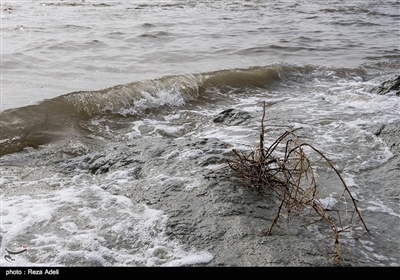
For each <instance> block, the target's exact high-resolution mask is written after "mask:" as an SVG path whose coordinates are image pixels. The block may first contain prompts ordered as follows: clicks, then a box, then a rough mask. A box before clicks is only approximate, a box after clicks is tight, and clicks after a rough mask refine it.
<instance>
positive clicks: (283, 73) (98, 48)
mask: <svg viewBox="0 0 400 280" xmlns="http://www.w3.org/2000/svg"><path fill="white" fill-rule="evenodd" d="M399 7H400V2H399V1H352V2H351V3H349V2H348V1H325V2H323V3H321V2H320V1H307V3H304V2H300V1H282V0H281V1H108V2H103V3H99V2H94V1H85V2H81V1H68V2H65V1H41V2H36V1H33V2H24V1H21V2H14V1H3V2H2V9H1V10H2V17H1V20H2V22H1V23H2V26H1V32H2V56H1V57H2V61H1V64H2V70H1V71H2V85H1V86H2V95H1V98H2V99H1V106H2V107H1V108H2V115H1V139H0V141H1V142H0V144H1V155H2V157H1V158H0V172H1V178H0V191H1V211H2V225H1V232H0V234H1V237H2V239H1V240H2V241H1V248H2V254H4V249H5V248H6V247H8V248H20V247H21V246H22V245H28V246H29V247H30V248H31V249H30V251H29V252H30V253H29V255H26V254H25V255H19V256H18V257H15V261H14V262H11V263H10V262H8V261H5V259H4V258H3V257H2V259H1V261H0V262H1V265H4V266H8V265H86V266H91V265H103V266H123V265H130V266H132V265H139V266H143V265H145V266H158V265H185V264H189V265H190V264H198V263H207V262H209V261H210V260H211V259H212V258H213V256H212V254H211V253H210V252H206V251H197V250H195V249H193V250H188V249H187V248H186V247H183V246H182V244H180V243H179V242H178V241H171V240H170V239H169V238H167V236H166V234H165V225H166V220H167V219H168V214H166V213H163V212H162V211H160V210H156V209H152V208H151V207H149V206H147V205H145V204H137V203H133V202H132V201H131V200H130V199H129V198H127V197H125V196H123V195H121V193H123V192H124V190H125V189H128V188H130V187H132V186H134V185H138V186H140V187H141V188H142V189H146V188H156V187H157V184H159V183H160V182H164V183H165V184H167V183H170V182H180V183H181V184H184V185H185V189H186V190H187V191H191V190H193V189H194V188H201V187H202V186H203V185H204V184H205V182H204V179H203V178H202V177H201V176H200V175H196V170H197V171H200V170H204V168H207V167H201V166H196V167H194V168H193V169H188V168H187V166H185V163H189V161H188V160H187V161H185V159H187V158H197V157H201V155H203V154H204V153H205V151H202V150H199V149H191V148H187V149H186V150H173V149H172V147H174V145H173V144H171V146H170V147H171V150H167V151H162V152H160V153H159V154H157V155H151V154H146V151H143V156H148V157H150V156H154V157H159V158H160V160H161V161H162V160H167V159H168V158H169V157H178V158H179V162H181V163H180V164H176V165H174V166H173V167H171V168H169V169H168V170H165V169H162V166H160V167H159V168H158V167H157V166H154V168H152V169H149V170H144V171H143V170H142V171H140V170H135V168H132V167H130V168H125V167H124V165H121V166H120V168H117V169H113V170H112V171H108V172H104V173H100V174H94V173H93V172H90V171H88V170H87V169H85V168H84V164H83V165H82V162H81V161H82V157H83V158H84V157H85V156H87V157H88V158H91V159H93V160H95V157H96V152H98V151H101V150H107V149H111V147H109V144H110V143H112V144H113V145H112V149H113V150H110V153H111V152H115V151H116V152H120V153H121V154H123V153H124V151H125V150H124V147H125V145H126V144H127V143H134V141H135V139H141V140H143V139H147V140H148V141H149V143H151V141H152V140H153V141H155V139H160V138H162V139H166V140H168V141H172V142H171V143H175V141H178V140H179V139H189V138H194V137H197V138H218V139H219V140H221V141H223V142H226V143H229V144H231V145H232V146H233V147H235V148H247V149H248V148H252V147H254V146H255V145H256V144H257V141H258V134H259V129H260V128H259V122H255V123H254V124H248V123H247V124H246V125H240V124H238V125H234V126H224V125H221V124H218V123H215V122H214V121H213V120H214V118H215V117H216V116H217V115H218V114H219V113H220V112H222V111H224V110H226V109H230V108H235V109H240V110H243V111H244V112H248V113H249V114H250V115H252V116H254V117H255V118H259V117H261V114H262V104H263V102H264V101H265V102H266V104H267V107H266V120H265V129H266V141H267V142H273V141H274V139H276V138H277V137H279V136H280V135H281V134H282V133H283V132H284V131H285V130H288V129H293V128H297V127H303V129H302V132H301V133H302V135H303V136H304V139H305V140H306V141H307V142H309V143H311V144H312V145H314V146H316V147H318V148H319V149H320V150H322V151H323V152H324V153H325V154H326V155H327V156H328V157H329V158H330V159H332V161H333V162H334V163H335V164H336V165H337V166H338V168H339V170H340V171H341V172H342V174H343V176H344V178H345V180H346V181H347V183H348V185H349V187H350V188H351V189H352V192H354V195H355V196H356V197H357V199H358V200H359V207H360V209H361V211H362V213H363V216H364V219H365V220H366V223H367V224H368V225H369V228H370V229H371V232H372V233H371V234H370V235H367V236H362V237H359V238H358V239H356V241H355V243H354V244H353V243H352V244H350V246H351V247H352V248H353V249H354V250H355V253H356V255H357V256H358V260H359V262H360V263H361V265H365V266H398V265H399V263H400V255H399V253H398V252H399V249H400V248H399V243H398V234H399V231H400V208H399V203H398V202H399V191H398V185H397V182H398V181H399V179H400V178H399V176H400V175H399V173H400V172H398V166H397V167H396V165H394V166H393V165H392V162H393V160H396V156H395V155H394V154H393V153H392V151H391V150H390V147H388V146H387V145H386V144H385V143H384V142H383V141H382V140H381V138H379V137H377V136H376V135H375V133H374V129H376V127H379V126H380V125H384V124H388V123H392V122H395V121H398V120H399V113H400V109H399V108H400V99H399V97H398V96H395V95H393V94H388V95H384V96H382V95H376V94H374V93H371V89H372V88H373V87H374V86H376V85H379V83H380V82H382V81H384V80H386V79H388V78H390V77H392V76H393V75H395V74H397V75H398V74H399V72H398V69H399V66H400V62H399V61H400V60H399V58H400V55H399V40H398V38H399V37H398V36H399V33H398V20H399V18H400V16H399V15H398V13H397V12H396V11H398V9H399ZM43 99H45V100H43ZM41 100H43V101H41ZM138 141H139V140H138ZM118 147H120V148H118ZM115 149H116V150H115ZM229 149H230V148H229ZM229 149H227V150H229ZM126 160H129V159H126ZM78 162H81V163H80V164H78ZM83 163H84V161H83ZM74 164H75V165H76V166H75V165H74ZM65 166H67V167H68V168H65ZM71 166H74V168H72V167H71ZM128 166H129V165H128ZM389 167H390V168H389ZM202 168H203V169H202ZM388 168H389V169H388ZM138 172H141V175H140V176H139V177H138V176H137V173H138ZM200 173H201V172H198V174H200ZM135 174H136V175H135ZM328 189H329V190H330V191H332V192H335V191H336V190H335V186H328ZM110 213H112V215H113V216H111V215H110ZM115 215H117V216H118V217H120V219H113V218H112V217H115Z"/></svg>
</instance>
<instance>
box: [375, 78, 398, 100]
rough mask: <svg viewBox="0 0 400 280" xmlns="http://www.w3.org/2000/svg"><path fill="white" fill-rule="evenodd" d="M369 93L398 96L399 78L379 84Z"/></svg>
mask: <svg viewBox="0 0 400 280" xmlns="http://www.w3.org/2000/svg"><path fill="white" fill-rule="evenodd" d="M371 91H372V92H373V93H377V94H381V95H384V94H388V93H391V92H394V94H395V95H397V96H400V76H397V77H394V78H392V79H390V80H388V81H385V82H383V83H381V84H380V85H379V86H377V87H374V88H373V89H372V90H371Z"/></svg>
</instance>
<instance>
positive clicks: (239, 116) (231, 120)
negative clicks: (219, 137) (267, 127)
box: [214, 109, 251, 125]
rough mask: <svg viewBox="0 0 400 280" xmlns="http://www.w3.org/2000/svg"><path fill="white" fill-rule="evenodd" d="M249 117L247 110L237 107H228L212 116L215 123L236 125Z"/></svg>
mask: <svg viewBox="0 0 400 280" xmlns="http://www.w3.org/2000/svg"><path fill="white" fill-rule="evenodd" d="M250 118H251V115H250V114H249V113H247V112H243V111H240V110H237V109H228V110H225V111H223V112H221V113H219V114H218V116H216V117H215V118H214V122H215V123H223V124H227V125H238V124H241V123H243V122H244V121H246V120H248V119H250Z"/></svg>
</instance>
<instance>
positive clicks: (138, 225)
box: [0, 171, 212, 266]
mask: <svg viewBox="0 0 400 280" xmlns="http://www.w3.org/2000/svg"><path fill="white" fill-rule="evenodd" d="M126 177H127V174H126V173H125V172H123V171H117V172H114V173H111V174H109V175H108V176H107V180H116V181H115V182H116V183H117V184H118V183H121V184H122V183H124V182H125V179H126ZM48 180H49V181H51V180H54V178H52V179H48ZM78 181H79V180H78ZM80 182H81V183H80V184H74V183H71V184H70V185H69V186H66V187H65V188H59V189H57V190H53V191H49V190H46V189H35V185H36V187H38V184H35V183H34V182H30V183H29V185H30V186H29V187H30V188H25V190H24V192H25V193H26V194H24V195H23V194H19V195H18V194H15V195H11V196H10V195H8V196H7V197H6V196H4V195H2V196H1V199H0V200H1V225H2V226H1V236H2V242H1V249H2V250H1V253H2V255H1V260H0V264H1V266H13V265H15V266H21V265H22V266H27V265H29V266H43V265H46V266H54V265H57V266H58V265H61V266H63V265H67V266H75V265H83V266H92V265H100V266H121V265H129V266H136V265H137V266H146V265H147V266H160V265H167V266H171V265H185V264H195V263H202V262H209V261H210V260H211V259H212V255H211V254H210V253H208V252H197V251H195V250H192V249H189V250H187V249H185V248H183V247H182V246H181V245H180V244H179V243H178V242H177V241H173V240H170V239H168V238H167V236H166V235H165V232H164V230H165V225H166V221H167V219H168V217H167V216H166V215H165V214H164V213H163V212H162V211H159V210H154V209H151V208H149V207H148V206H146V205H142V204H134V203H133V202H132V201H131V200H130V199H129V198H127V197H125V196H119V195H112V194H110V192H108V191H105V190H103V188H102V186H100V185H96V184H87V183H88V182H86V181H85V180H82V181H80ZM27 185H28V184H27ZM21 188H23V187H22V186H21ZM23 245H26V246H27V247H28V251H27V252H25V253H21V254H19V255H15V256H14V257H13V258H14V262H8V261H6V259H5V258H4V257H5V256H6V251H5V248H8V249H10V250H19V249H20V248H21V247H22V246H23Z"/></svg>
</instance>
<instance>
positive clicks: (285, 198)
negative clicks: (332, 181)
mask: <svg viewBox="0 0 400 280" xmlns="http://www.w3.org/2000/svg"><path fill="white" fill-rule="evenodd" d="M264 118H265V102H264V110H263V116H262V119H261V133H260V143H259V145H258V147H257V148H255V149H254V150H252V151H250V152H249V153H245V152H239V151H237V150H235V149H233V153H234V157H233V159H228V160H227V163H228V165H229V167H230V168H231V169H233V170H234V171H236V173H237V174H238V176H239V177H240V178H241V179H244V180H246V181H248V182H249V183H250V186H249V187H250V188H251V189H255V190H256V191H257V192H258V193H259V194H260V195H262V196H264V197H268V198H271V197H274V198H276V199H277V201H278V205H279V206H278V211H277V214H276V217H275V219H274V220H273V222H272V224H271V226H270V228H269V229H268V230H267V231H266V232H265V234H266V235H269V234H270V233H271V231H272V229H273V227H274V226H275V224H276V223H277V222H278V219H279V218H280V217H281V216H283V215H285V216H287V217H289V215H290V214H291V213H297V214H299V215H303V216H306V217H308V218H309V219H311V221H310V222H309V223H308V225H310V224H314V223H317V222H325V223H328V225H329V226H330V228H331V230H332V234H331V235H330V236H329V237H331V238H333V239H334V246H335V253H334V265H342V261H343V257H342V250H341V249H342V248H341V247H343V246H341V245H342V244H341V242H340V241H341V240H340V238H341V235H342V234H343V233H344V232H347V231H350V230H351V229H352V228H354V227H355V225H357V224H359V223H361V224H362V226H363V229H365V231H366V232H368V231H369V230H368V228H367V226H366V225H365V223H364V220H363V218H362V216H361V213H360V211H359V209H358V207H357V200H356V199H355V198H354V197H353V195H352V194H351V192H350V189H349V188H348V186H347V185H346V183H345V181H344V180H343V178H342V176H341V175H340V173H339V171H338V170H337V168H336V167H335V166H334V164H333V163H332V161H331V160H330V159H328V158H327V157H326V156H325V155H324V154H323V153H322V152H321V151H319V150H318V149H316V148H315V147H313V146H312V145H310V144H307V143H302V142H301V141H300V140H299V137H298V136H297V135H296V134H295V132H296V131H297V130H299V129H301V128H297V129H294V130H292V131H286V132H285V133H283V134H282V135H281V136H280V137H279V138H278V139H276V141H275V142H274V143H273V144H272V145H270V146H269V147H265V146H264V145H265V143H264ZM306 150H307V151H310V152H313V153H315V154H316V155H318V158H319V160H320V161H321V160H322V161H323V162H325V164H328V169H330V172H331V173H332V171H333V174H334V175H336V176H337V177H338V179H339V182H340V184H341V185H342V188H341V191H340V192H339V193H335V194H329V197H328V203H327V202H326V200H327V199H326V198H324V199H321V197H320V196H319V195H320V194H322V193H323V190H322V189H323V188H324V187H323V185H322V184H321V183H319V182H317V176H318V174H317V173H316V171H315V169H316V162H315V161H313V162H312V161H311V160H310V158H309V157H308V156H307V154H306ZM278 155H280V156H278ZM323 194H324V196H326V195H327V193H323ZM346 252H348V253H350V251H349V250H346ZM350 254H351V253H350Z"/></svg>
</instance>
